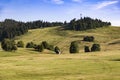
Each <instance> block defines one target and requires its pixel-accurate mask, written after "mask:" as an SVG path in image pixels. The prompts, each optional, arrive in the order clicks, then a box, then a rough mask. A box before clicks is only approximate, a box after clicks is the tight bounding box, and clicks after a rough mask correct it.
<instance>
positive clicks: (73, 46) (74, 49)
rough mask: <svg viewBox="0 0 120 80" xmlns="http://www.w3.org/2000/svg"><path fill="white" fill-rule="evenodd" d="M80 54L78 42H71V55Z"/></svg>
mask: <svg viewBox="0 0 120 80" xmlns="http://www.w3.org/2000/svg"><path fill="white" fill-rule="evenodd" d="M78 52H79V46H78V42H76V41H73V42H71V45H70V53H78Z"/></svg>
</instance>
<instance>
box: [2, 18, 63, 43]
mask: <svg viewBox="0 0 120 80" xmlns="http://www.w3.org/2000/svg"><path fill="white" fill-rule="evenodd" d="M62 25H63V23H62V22H51V23H50V22H46V21H42V20H38V21H33V22H26V23H25V22H20V21H15V20H12V19H5V20H4V21H3V22H0V41H1V40H3V39H5V38H9V39H12V38H14V37H15V36H20V35H23V34H25V33H27V32H28V30H29V29H36V28H45V27H52V26H62Z"/></svg>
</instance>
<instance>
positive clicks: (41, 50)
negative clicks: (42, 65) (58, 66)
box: [37, 44, 44, 52]
mask: <svg viewBox="0 0 120 80" xmlns="http://www.w3.org/2000/svg"><path fill="white" fill-rule="evenodd" d="M37 49H38V51H39V52H43V51H44V46H43V45H42V44H41V45H38V46H37Z"/></svg>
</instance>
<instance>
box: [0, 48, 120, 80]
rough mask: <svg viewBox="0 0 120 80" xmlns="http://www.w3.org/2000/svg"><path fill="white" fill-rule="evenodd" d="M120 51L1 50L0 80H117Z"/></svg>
mask: <svg viewBox="0 0 120 80" xmlns="http://www.w3.org/2000/svg"><path fill="white" fill-rule="evenodd" d="M119 53H120V51H119V50H115V51H106V52H95V53H89V54H87V53H86V54H85V53H80V54H61V55H55V54H44V53H38V52H33V51H30V50H27V49H21V50H19V51H17V52H14V53H10V52H4V51H0V80H96V79H97V80H120V76H119V75H120V69H119V68H120V62H119V61H120V60H119V59H120V54H119Z"/></svg>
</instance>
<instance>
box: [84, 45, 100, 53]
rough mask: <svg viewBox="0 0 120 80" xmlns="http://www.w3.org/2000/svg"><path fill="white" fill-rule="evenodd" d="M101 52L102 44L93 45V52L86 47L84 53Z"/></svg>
mask: <svg viewBox="0 0 120 80" xmlns="http://www.w3.org/2000/svg"><path fill="white" fill-rule="evenodd" d="M100 50H101V47H100V44H93V45H92V47H91V50H90V48H89V46H85V47H84V52H95V51H100Z"/></svg>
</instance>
